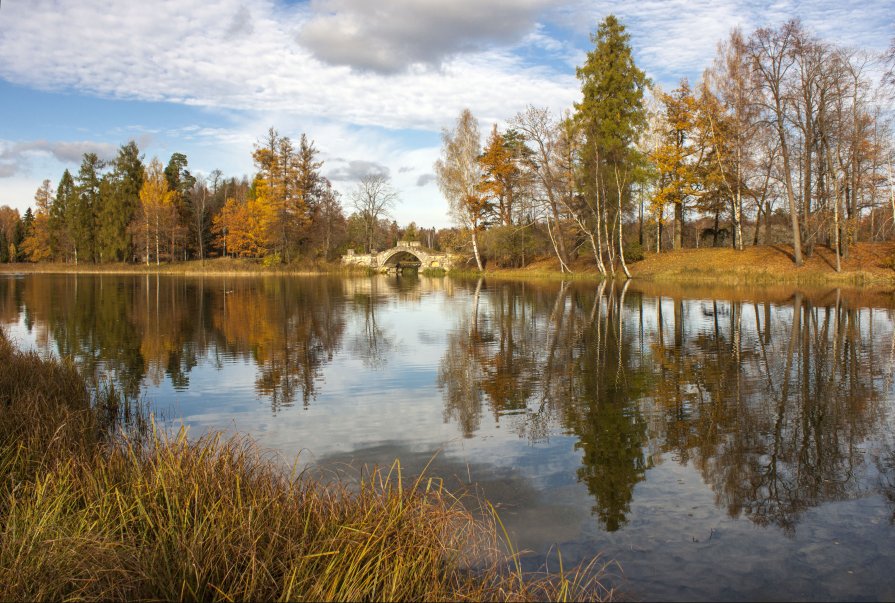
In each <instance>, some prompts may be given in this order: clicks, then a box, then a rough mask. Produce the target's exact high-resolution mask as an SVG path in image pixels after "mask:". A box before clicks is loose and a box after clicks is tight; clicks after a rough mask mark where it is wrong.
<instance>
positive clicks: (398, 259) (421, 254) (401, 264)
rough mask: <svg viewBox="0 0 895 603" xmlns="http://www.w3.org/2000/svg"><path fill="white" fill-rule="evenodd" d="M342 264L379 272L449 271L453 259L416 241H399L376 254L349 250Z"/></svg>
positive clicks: (343, 257)
mask: <svg viewBox="0 0 895 603" xmlns="http://www.w3.org/2000/svg"><path fill="white" fill-rule="evenodd" d="M342 263H343V264H349V265H355V266H366V267H367V268H372V269H373V270H377V271H380V272H400V271H401V270H403V269H404V268H408V267H414V268H419V269H420V270H429V269H433V268H434V269H437V268H441V269H443V270H450V269H451V268H452V267H453V265H454V258H453V256H451V255H450V254H448V253H441V252H438V251H432V250H427V249H424V248H423V247H422V245H420V243H419V242H418V241H401V242H400V243H398V244H397V245H396V246H395V247H392V248H391V249H386V250H385V251H380V252H378V253H354V251H353V250H351V249H349V250H348V253H347V255H343V256H342Z"/></svg>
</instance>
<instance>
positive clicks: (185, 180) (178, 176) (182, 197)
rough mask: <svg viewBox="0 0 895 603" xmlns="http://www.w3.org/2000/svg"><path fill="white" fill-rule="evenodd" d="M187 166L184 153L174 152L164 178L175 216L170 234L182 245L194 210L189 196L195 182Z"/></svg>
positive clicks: (184, 242)
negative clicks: (174, 222) (170, 194)
mask: <svg viewBox="0 0 895 603" xmlns="http://www.w3.org/2000/svg"><path fill="white" fill-rule="evenodd" d="M188 166H189V162H188V160H187V157H186V155H184V154H183V153H174V154H172V155H171V159H169V160H168V165H167V166H166V167H165V179H166V180H167V181H168V190H170V191H171V193H173V196H172V202H173V203H174V210H175V217H176V224H174V230H173V232H172V233H171V234H172V235H173V236H174V237H175V238H176V239H179V240H181V241H183V244H184V247H185V246H186V244H187V243H186V236H185V235H186V232H187V230H188V225H189V224H190V223H192V221H193V214H194V213H195V211H196V209H195V207H193V199H192V197H191V193H192V190H193V186H194V185H195V184H196V177H195V176H193V175H192V174H191V173H190V171H189V169H187V168H188ZM172 259H173V258H172Z"/></svg>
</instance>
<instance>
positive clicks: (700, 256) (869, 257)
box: [631, 242, 895, 286]
mask: <svg viewBox="0 0 895 603" xmlns="http://www.w3.org/2000/svg"><path fill="white" fill-rule="evenodd" d="M893 256H895V243H892V242H885V243H858V244H857V245H854V246H853V247H852V252H851V254H850V257H849V259H848V260H842V272H839V273H837V272H836V271H835V269H834V266H835V265H836V259H835V255H834V252H833V251H832V250H831V249H829V248H827V247H821V246H818V247H815V249H814V253H813V254H812V255H811V257H809V258H806V259H805V262H804V264H803V265H802V266H801V267H797V266H796V265H795V264H794V263H793V260H792V248H791V247H790V246H786V245H773V246H761V247H747V248H746V249H744V250H743V251H736V250H734V249H729V248H705V249H684V250H680V251H672V252H663V253H661V254H655V253H651V254H648V255H647V257H646V258H645V259H644V260H643V261H642V262H638V263H636V264H633V265H632V266H631V272H632V274H633V276H634V277H635V278H638V279H643V280H651V281H657V282H659V281H661V282H680V283H684V282H686V283H693V284H726V285H743V284H750V285H752V284H774V283H786V284H798V285H810V284H817V285H833V286H837V285H838V286H849V285H850V286H892V285H893V284H895V271H893V269H892V258H893Z"/></svg>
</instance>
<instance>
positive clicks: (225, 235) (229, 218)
mask: <svg viewBox="0 0 895 603" xmlns="http://www.w3.org/2000/svg"><path fill="white" fill-rule="evenodd" d="M269 195H270V192H269V191H268V188H267V181H266V180H265V179H264V178H263V177H261V176H260V175H259V176H258V177H256V178H255V182H254V183H253V186H252V189H251V191H250V194H248V195H247V196H246V198H245V199H242V200H239V199H235V198H233V197H230V198H228V199H227V202H226V203H225V204H224V207H223V208H222V209H221V211H220V213H219V214H218V215H216V216H215V217H214V218H213V219H212V231H213V232H214V233H215V234H216V235H217V238H218V243H219V245H221V247H222V248H223V249H224V253H225V254H226V255H232V256H234V257H252V258H257V257H261V256H263V255H264V254H265V253H266V252H267V249H269V248H270V242H269V239H268V237H269V235H270V233H271V232H272V228H271V223H272V222H274V221H275V220H276V218H277V216H276V214H275V211H274V205H273V204H272V203H271V201H270V199H269Z"/></svg>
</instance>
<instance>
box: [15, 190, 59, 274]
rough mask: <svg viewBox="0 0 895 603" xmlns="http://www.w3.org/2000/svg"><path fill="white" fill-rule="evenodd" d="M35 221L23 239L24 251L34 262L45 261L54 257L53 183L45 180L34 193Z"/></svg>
mask: <svg viewBox="0 0 895 603" xmlns="http://www.w3.org/2000/svg"><path fill="white" fill-rule="evenodd" d="M34 204H35V207H36V211H35V212H34V221H33V222H32V224H31V227H30V229H29V230H30V232H28V234H27V235H26V236H25V239H24V240H23V241H22V251H23V252H24V254H25V256H26V257H27V258H28V259H29V260H30V261H32V262H43V261H47V260H49V259H51V258H52V257H53V249H52V233H51V231H50V208H51V207H52V205H53V185H52V184H50V181H49V180H44V181H43V183H42V184H41V185H40V187H39V188H38V189H37V192H35V193H34Z"/></svg>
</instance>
